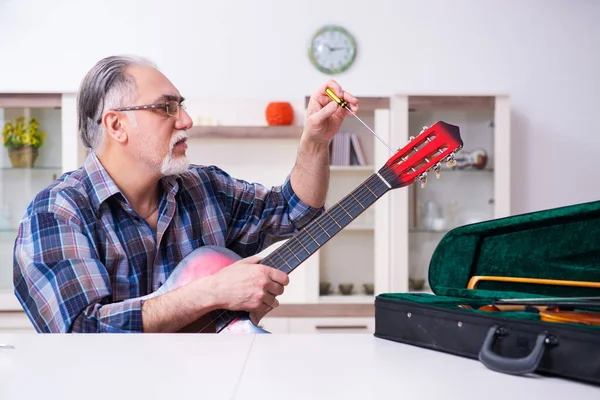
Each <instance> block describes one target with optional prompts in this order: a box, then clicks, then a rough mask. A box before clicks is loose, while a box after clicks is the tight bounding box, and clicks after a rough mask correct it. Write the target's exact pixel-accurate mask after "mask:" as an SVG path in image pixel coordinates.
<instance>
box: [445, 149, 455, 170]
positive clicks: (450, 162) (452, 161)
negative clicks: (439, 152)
mask: <svg viewBox="0 0 600 400" xmlns="http://www.w3.org/2000/svg"><path fill="white" fill-rule="evenodd" d="M454 156H455V154H454V152H452V153H450V154H448V157H446V166H447V167H448V168H451V167H454V166H455V165H456V160H455V159H454Z"/></svg>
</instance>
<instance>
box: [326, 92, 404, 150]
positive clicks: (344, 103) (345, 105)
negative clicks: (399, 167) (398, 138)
mask: <svg viewBox="0 0 600 400" xmlns="http://www.w3.org/2000/svg"><path fill="white" fill-rule="evenodd" d="M325 93H327V96H329V98H331V100H333V101H335V102H336V103H338V104H339V105H340V107H342V108H343V109H345V110H347V111H348V112H349V113H350V114H352V115H353V116H354V118H356V119H357V120H358V121H359V122H360V123H361V124H363V125H364V126H365V128H367V129H368V130H369V131H370V132H371V133H372V134H373V135H375V137H376V138H377V139H379V141H380V142H381V143H383V144H384V145H386V147H387V148H388V149H390V151H391V152H392V153H393V152H394V150H392V148H391V147H390V146H389V145H388V144H387V143H386V142H385V141H383V139H381V138H380V137H379V136H377V134H376V133H375V132H374V131H373V129H371V128H369V126H368V125H367V124H365V123H364V122H363V120H362V119H360V118H358V115H356V114H355V113H354V112H353V111H352V110H351V109H350V107H348V102H347V101H345V100H342V99H340V98H339V97H338V96H337V95H336V94H335V92H334V91H333V89H332V88H329V87H328V88H327V89H325Z"/></svg>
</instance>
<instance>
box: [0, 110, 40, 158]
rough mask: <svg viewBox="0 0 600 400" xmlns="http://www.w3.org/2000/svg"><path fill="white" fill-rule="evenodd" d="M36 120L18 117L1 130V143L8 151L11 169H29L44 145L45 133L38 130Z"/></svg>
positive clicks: (38, 124)
mask: <svg viewBox="0 0 600 400" xmlns="http://www.w3.org/2000/svg"><path fill="white" fill-rule="evenodd" d="M39 126H40V123H39V122H38V120H37V119H36V118H33V117H32V118H28V119H26V118H25V117H19V118H17V119H16V120H15V121H14V122H11V121H9V122H7V123H6V124H5V125H4V129H3V130H2V143H3V144H4V147H6V148H7V149H8V156H9V157H10V162H11V164H12V166H13V167H17V168H31V167H33V164H34V163H35V160H36V159H37V156H38V149H39V148H40V147H41V146H42V145H43V144H44V140H45V138H46V133H45V132H44V131H42V130H40V129H39Z"/></svg>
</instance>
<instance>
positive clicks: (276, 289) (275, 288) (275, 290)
mask: <svg viewBox="0 0 600 400" xmlns="http://www.w3.org/2000/svg"><path fill="white" fill-rule="evenodd" d="M265 289H266V290H267V292H269V293H271V294H272V295H274V296H281V295H282V294H283V290H284V288H283V285H282V284H280V283H277V282H274V281H271V282H269V283H267V286H266V287H265Z"/></svg>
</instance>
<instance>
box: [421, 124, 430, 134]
mask: <svg viewBox="0 0 600 400" xmlns="http://www.w3.org/2000/svg"><path fill="white" fill-rule="evenodd" d="M427 129H429V127H428V126H424V127H423V129H421V133H423V132H425V131H426V130H427Z"/></svg>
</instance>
